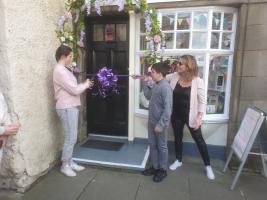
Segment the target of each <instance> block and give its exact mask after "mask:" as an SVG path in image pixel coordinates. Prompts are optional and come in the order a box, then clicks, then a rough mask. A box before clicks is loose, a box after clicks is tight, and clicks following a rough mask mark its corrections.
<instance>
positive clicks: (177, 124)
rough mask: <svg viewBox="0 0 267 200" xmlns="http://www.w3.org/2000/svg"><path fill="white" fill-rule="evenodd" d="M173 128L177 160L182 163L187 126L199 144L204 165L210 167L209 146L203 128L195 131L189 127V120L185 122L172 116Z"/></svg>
mask: <svg viewBox="0 0 267 200" xmlns="http://www.w3.org/2000/svg"><path fill="white" fill-rule="evenodd" d="M171 122H172V127H173V131H174V142H175V153H176V159H177V160H179V161H180V162H181V161H182V154H183V135H184V134H183V130H184V126H185V124H186V125H187V127H188V129H189V131H190V133H191V136H192V138H193V139H194V141H195V143H196V144H197V147H198V150H199V152H200V154H201V157H202V159H203V161H204V164H205V165H206V166H207V165H210V157H209V153H208V149H207V145H206V142H205V140H204V139H203V137H202V132H201V127H199V128H198V129H196V130H195V129H193V128H191V127H190V126H189V122H188V119H187V120H183V119H179V118H177V117H175V116H172V118H171Z"/></svg>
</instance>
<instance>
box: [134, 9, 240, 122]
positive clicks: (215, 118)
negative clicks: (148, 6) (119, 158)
mask: <svg viewBox="0 0 267 200" xmlns="http://www.w3.org/2000/svg"><path fill="white" fill-rule="evenodd" d="M195 11H200V12H201V11H202V12H203V11H206V12H208V29H207V31H208V37H207V39H208V42H207V48H206V49H192V37H190V44H189V49H166V50H165V53H164V56H171V55H183V54H193V55H194V54H204V55H205V59H206V60H205V66H204V71H203V77H204V82H205V90H206V94H207V90H208V75H209V64H210V62H209V61H210V57H211V56H213V55H221V56H224V55H225V56H227V55H229V63H228V71H227V84H226V89H225V103H224V113H223V114H206V115H205V117H204V119H203V120H204V122H206V123H217V122H227V121H228V120H229V106H230V94H231V79H232V69H233V56H234V48H235V36H236V26H237V14H238V13H237V9H236V8H230V7H193V8H175V9H158V10H157V12H158V20H159V22H160V25H161V22H162V21H161V20H162V15H163V14H168V15H170V14H175V15H176V14H177V13H178V12H191V15H192V14H193V12H195ZM213 12H222V16H221V19H222V20H223V19H224V13H231V14H233V22H232V27H233V28H232V31H229V32H231V33H232V38H231V41H232V43H231V47H230V49H228V50H225V49H221V40H222V34H221V36H220V40H219V49H211V48H210V41H211V38H210V37H211V32H212V20H211V19H212V14H213ZM176 16H177V15H176ZM175 18H176V17H175ZM192 19H193V15H192ZM175 26H176V20H175ZM221 26H223V22H222V23H221ZM189 31H192V25H191V27H190V30H189ZM216 32H228V31H226V30H222V29H220V30H218V31H216ZM136 33H137V34H136V64H137V68H136V69H135V70H136V71H135V72H136V73H140V72H141V65H140V57H142V56H144V54H145V52H146V51H140V37H139V36H140V15H137V18H136ZM191 33H192V32H191ZM175 44H176V34H174V45H175ZM135 94H136V95H135V115H136V116H141V117H147V115H148V111H147V110H145V109H140V107H139V103H140V101H139V94H140V81H136V82H135Z"/></svg>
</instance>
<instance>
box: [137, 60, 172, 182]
mask: <svg viewBox="0 0 267 200" xmlns="http://www.w3.org/2000/svg"><path fill="white" fill-rule="evenodd" d="M167 72H168V65H167V64H166V63H163V62H160V63H157V64H154V65H153V66H152V69H151V76H152V79H153V80H154V81H155V84H154V85H153V87H152V88H151V87H150V86H149V85H148V82H147V77H146V78H144V81H145V84H144V86H143V90H144V95H145V97H146V98H147V99H149V100H150V101H149V115H148V140H149V146H150V158H151V161H152V167H150V168H148V169H146V170H144V171H143V172H142V174H143V175H145V176H152V175H153V176H154V177H153V181H154V182H161V181H162V180H163V179H164V178H165V177H166V176H167V172H166V169H167V161H168V147H167V142H168V127H169V123H170V117H171V113H172V100H173V99H172V98H173V97H172V89H171V87H170V84H169V83H168V82H167V80H166V79H165V76H166V74H167Z"/></svg>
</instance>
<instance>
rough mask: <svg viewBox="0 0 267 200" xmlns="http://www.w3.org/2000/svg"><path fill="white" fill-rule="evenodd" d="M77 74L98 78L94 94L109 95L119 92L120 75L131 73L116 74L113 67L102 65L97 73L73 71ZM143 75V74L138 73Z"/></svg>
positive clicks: (127, 75) (126, 75)
mask: <svg viewBox="0 0 267 200" xmlns="http://www.w3.org/2000/svg"><path fill="white" fill-rule="evenodd" d="M73 73H74V74H75V75H84V76H87V77H93V78H96V79H97V83H98V84H97V92H95V93H93V95H94V96H97V95H99V96H101V97H103V98H105V97H107V96H108V95H109V94H119V91H118V89H117V87H118V85H117V82H118V77H129V76H131V75H129V74H114V73H113V72H112V69H108V68H107V67H102V68H100V69H99V70H98V72H97V74H88V73H86V72H77V71H74V72H73ZM136 76H141V75H136Z"/></svg>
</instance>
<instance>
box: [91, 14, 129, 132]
mask: <svg viewBox="0 0 267 200" xmlns="http://www.w3.org/2000/svg"><path fill="white" fill-rule="evenodd" d="M128 21H129V19H128V16H127V15H125V16H101V17H88V18H87V20H86V25H87V33H86V34H87V46H86V51H87V52H86V53H87V72H88V73H93V74H95V73H97V72H98V70H99V68H101V67H108V68H111V69H112V71H113V72H114V73H115V74H123V75H125V74H126V75H127V74H129V70H128V63H129V61H128V60H129V40H128V38H129V34H128V32H129V31H128V30H129V24H128ZM95 82H96V80H95ZM96 84H97V83H96ZM128 86H129V81H128V77H119V79H118V91H119V93H118V94H111V95H108V96H107V97H106V98H103V97H101V96H99V95H94V93H96V92H97V91H96V89H97V87H94V89H93V91H92V92H88V95H87V113H88V116H87V124H88V125H87V126H88V133H94V134H103V135H113V136H128V91H129V87H128Z"/></svg>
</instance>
